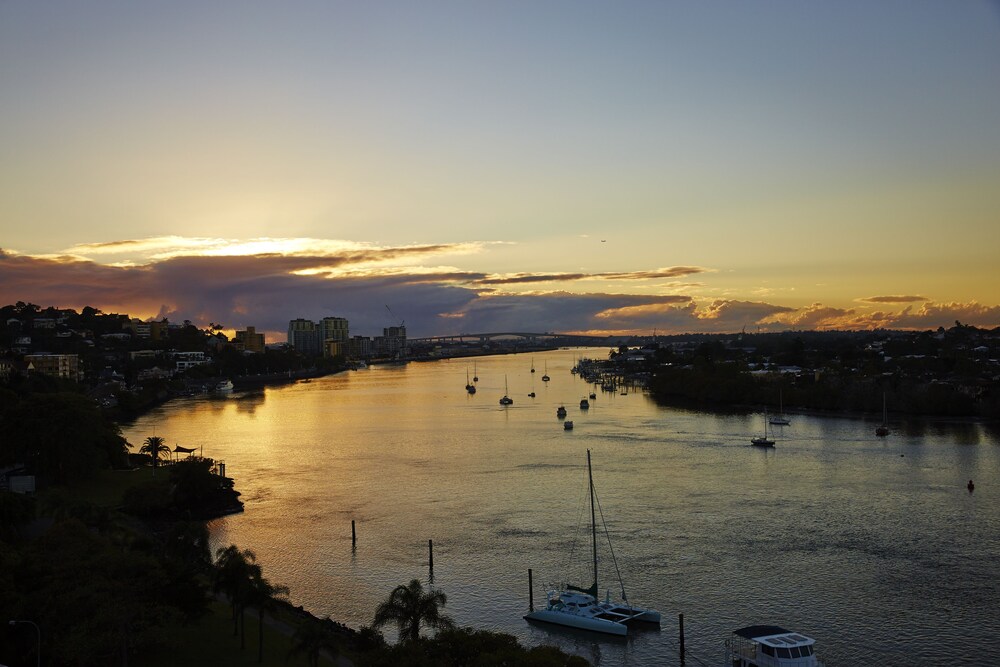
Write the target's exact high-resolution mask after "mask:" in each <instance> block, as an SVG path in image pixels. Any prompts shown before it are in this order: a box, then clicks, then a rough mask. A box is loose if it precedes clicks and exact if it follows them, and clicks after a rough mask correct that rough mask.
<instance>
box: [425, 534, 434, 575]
mask: <svg viewBox="0 0 1000 667" xmlns="http://www.w3.org/2000/svg"><path fill="white" fill-rule="evenodd" d="M427 553H428V554H429V558H430V560H429V564H430V568H431V572H433V571H434V540H427Z"/></svg>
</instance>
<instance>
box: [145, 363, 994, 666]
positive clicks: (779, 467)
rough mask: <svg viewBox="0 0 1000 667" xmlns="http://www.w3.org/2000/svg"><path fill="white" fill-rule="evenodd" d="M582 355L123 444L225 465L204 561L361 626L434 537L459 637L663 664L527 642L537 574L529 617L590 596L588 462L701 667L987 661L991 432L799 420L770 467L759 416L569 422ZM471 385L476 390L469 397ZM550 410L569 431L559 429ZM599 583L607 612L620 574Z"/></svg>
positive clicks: (311, 385) (652, 645)
mask: <svg viewBox="0 0 1000 667" xmlns="http://www.w3.org/2000/svg"><path fill="white" fill-rule="evenodd" d="M581 355H583V356H591V357H600V358H603V357H606V355H607V350H604V349H601V350H591V351H580V350H560V351H556V352H551V353H546V354H544V355H540V354H534V355H509V356H498V357H481V358H478V359H476V360H474V361H473V360H469V361H468V362H466V361H465V360H446V361H440V362H433V363H411V364H408V365H402V366H378V367H373V368H370V369H367V370H363V371H357V372H348V373H342V374H339V375H335V376H330V377H326V378H321V379H316V380H313V381H311V382H308V383H298V384H294V385H288V386H282V387H274V388H267V389H265V390H263V391H257V392H254V393H252V394H239V393H237V394H234V395H232V396H230V397H227V398H224V399H213V398H195V399H190V400H188V399H185V400H179V401H173V402H171V403H169V404H167V405H166V406H164V407H163V408H162V409H160V410H157V411H155V412H153V413H151V414H149V415H147V416H145V417H144V418H142V419H140V420H139V421H138V422H136V423H135V424H134V425H132V426H131V427H129V428H127V429H126V435H127V437H128V438H129V440H130V441H131V442H141V441H142V439H143V438H145V437H146V436H147V435H149V434H151V433H152V432H153V430H154V429H155V432H156V434H158V435H162V436H163V437H165V438H166V440H167V442H168V443H170V444H171V445H173V444H175V443H176V444H180V445H182V446H187V447H192V446H202V445H203V446H204V452H205V455H206V456H211V457H213V458H217V459H222V460H225V461H226V464H227V473H228V474H229V475H230V476H232V477H234V478H235V480H236V485H237V488H238V489H239V490H240V491H241V492H242V493H243V499H244V501H245V502H246V511H245V512H244V513H243V514H240V515H235V516H231V517H226V518H224V519H219V520H216V521H214V522H212V524H211V531H212V536H213V540H214V543H215V544H216V545H227V544H229V543H235V544H237V545H239V546H240V547H241V548H250V549H253V550H254V551H255V552H256V553H257V555H258V557H259V559H260V562H261V563H262V564H263V566H264V569H265V573H266V574H267V576H268V577H269V578H271V579H272V581H275V582H277V583H281V584H284V585H287V586H289V587H290V588H291V591H292V599H293V601H294V602H295V603H296V604H303V605H305V606H306V608H308V609H309V610H310V611H313V612H314V613H317V614H319V615H326V614H329V615H331V616H332V617H333V618H335V619H338V620H341V621H343V622H346V623H348V624H349V625H352V626H354V627H359V626H361V625H365V624H368V623H370V621H371V616H372V613H373V610H374V607H375V606H376V605H377V604H378V602H380V601H381V600H382V599H383V598H384V597H385V596H386V595H387V594H388V592H389V591H390V590H391V589H392V588H393V587H394V586H396V585H397V584H400V583H405V582H407V581H409V580H410V579H411V578H414V577H418V578H422V579H424V580H425V581H426V580H427V577H428V574H429V573H428V567H427V561H428V553H427V547H428V544H427V543H428V540H429V539H433V540H434V563H435V571H434V583H435V585H437V586H439V587H440V588H441V589H442V590H444V591H445V592H446V593H447V594H448V596H449V604H448V611H449V613H451V614H452V615H454V616H455V617H456V618H457V620H458V621H459V622H460V623H462V624H471V625H474V626H476V627H486V628H494V629H501V630H504V631H506V632H512V633H514V634H516V635H517V636H518V637H520V638H521V639H522V640H524V641H526V642H528V643H530V644H536V643H541V642H556V643H559V644H560V645H562V646H563V647H564V648H566V649H568V650H572V651H574V652H578V653H580V654H582V655H584V656H585V657H587V658H588V659H591V660H595V659H596V660H599V662H600V664H602V665H616V664H672V661H673V660H674V656H675V655H676V651H675V641H674V640H675V637H674V633H673V631H672V628H671V622H670V621H665V626H664V630H663V631H662V632H660V633H642V634H640V635H639V636H638V637H636V638H634V639H630V641H629V642H627V643H626V644H625V645H605V644H603V643H600V642H595V641H593V639H591V638H584V639H581V638H579V637H570V638H566V637H562V636H559V635H553V634H551V633H549V632H547V631H546V630H545V629H539V628H537V627H534V626H529V625H527V624H526V623H525V622H523V621H522V620H521V615H522V614H523V613H524V611H525V610H526V608H527V600H526V597H527V592H526V588H527V581H526V580H527V569H528V568H532V569H533V570H534V572H535V582H536V591H535V594H536V601H537V600H539V599H541V596H542V594H543V592H544V590H545V585H546V584H548V583H558V582H560V581H564V580H566V579H567V578H569V577H570V576H574V577H576V581H584V580H585V579H586V578H587V576H588V575H587V574H586V567H587V565H586V558H585V557H583V558H577V559H571V558H570V553H571V551H575V553H576V555H578V556H579V555H580V554H583V553H585V551H586V549H587V546H586V544H587V543H586V539H587V538H586V536H585V534H583V535H582V536H581V533H580V530H579V529H580V527H581V521H582V520H584V519H585V518H586V514H585V513H583V514H581V509H582V508H583V507H584V500H585V498H586V486H585V484H586V482H585V470H584V466H585V460H586V459H585V457H586V450H587V449H588V448H589V449H591V450H592V451H593V456H594V465H595V472H594V475H595V483H596V484H597V488H598V493H599V497H600V501H601V505H602V507H603V509H604V512H605V515H606V516H607V518H608V520H609V522H610V525H609V529H610V531H611V535H612V539H613V540H614V546H615V549H616V556H617V557H618V561H619V565H620V566H621V567H622V569H623V574H624V575H625V581H626V585H627V586H628V590H629V593H630V599H632V600H634V601H635V602H636V603H638V604H643V605H647V606H653V607H655V608H659V609H660V610H661V611H662V612H663V613H664V618H666V619H669V618H670V616H671V614H676V613H678V612H684V613H685V616H686V617H687V619H688V622H689V624H690V625H689V627H688V638H687V640H688V648H689V651H691V652H692V655H694V656H700V657H702V658H705V657H708V658H712V659H713V662H714V657H715V656H717V655H718V654H719V648H720V647H721V645H722V641H723V640H724V638H725V636H726V634H727V633H728V632H729V631H730V630H732V629H733V628H735V627H739V626H740V625H747V624H751V623H781V624H786V625H790V626H793V629H798V630H800V631H803V632H806V633H812V634H814V635H817V637H816V638H817V639H818V640H819V641H820V643H821V646H822V647H823V648H824V651H825V653H826V654H827V656H828V657H832V658H839V660H835V663H839V664H847V663H848V662H851V661H858V660H861V661H862V662H864V657H863V656H862V655H859V654H858V653H857V651H859V647H858V646H857V644H856V642H855V643H852V642H851V640H850V637H851V636H854V635H856V633H857V632H858V631H859V629H863V630H864V631H865V632H866V633H868V634H867V636H869V637H870V638H871V642H873V643H875V644H881V645H883V646H887V647H890V648H889V649H886V650H889V651H892V650H900V649H898V648H895V649H894V648H891V647H898V642H896V637H897V636H898V635H899V634H900V633H908V636H909V635H912V640H913V641H914V642H917V644H918V649H917V653H918V654H919V655H923V656H924V657H925V660H924V662H928V663H932V662H933V661H934V659H935V656H934V653H933V651H934V650H938V649H939V647H940V645H941V641H940V640H941V635H942V633H944V634H945V635H948V636H949V637H951V638H954V639H959V640H963V641H965V643H966V644H968V641H969V640H970V639H972V640H975V643H977V644H979V645H980V646H982V645H986V644H990V645H992V644H991V643H990V642H989V641H987V637H988V636H992V635H995V634H996V633H997V632H1000V621H997V620H996V619H995V618H993V620H988V621H984V620H983V619H982V615H981V614H978V613H977V612H978V608H977V607H976V605H974V604H972V603H970V602H968V601H963V600H962V599H961V598H960V597H956V595H955V594H954V591H955V589H958V590H963V589H965V588H966V587H968V586H975V587H977V588H976V590H978V591H980V592H982V591H987V592H990V591H992V592H993V593H996V594H1000V591H997V590H996V589H997V586H998V583H997V582H1000V569H998V565H997V560H998V559H997V558H996V556H997V555H998V554H1000V544H998V535H1000V510H998V506H1000V503H998V502H996V500H997V495H998V494H997V493H996V491H995V490H994V487H995V486H996V481H997V480H1000V474H998V471H1000V447H998V439H997V434H996V433H995V432H990V431H988V430H987V429H985V428H983V427H979V426H977V425H972V426H967V425H958V426H954V425H947V426H941V425H930V426H926V425H925V426H923V427H921V428H920V429H919V430H916V429H915V428H914V427H907V428H904V429H897V431H896V432H894V434H893V435H892V436H890V437H889V438H887V439H878V438H875V437H874V435H873V428H872V424H871V423H869V422H866V421H863V420H848V419H836V418H817V417H809V416H804V415H792V425H791V426H788V427H782V428H779V429H778V430H777V431H776V432H775V439H776V440H777V446H776V447H775V449H774V450H772V451H761V450H758V449H756V448H753V447H750V446H749V438H750V437H751V436H752V435H756V434H758V433H759V431H760V429H761V427H762V426H761V425H762V415H760V414H750V415H745V414H711V413H701V412H695V411H691V410H680V409H668V408H662V407H659V406H656V405H655V404H654V403H653V402H652V401H651V400H649V399H648V398H647V397H646V396H645V395H644V394H642V393H641V392H640V391H631V392H629V394H628V395H627V396H622V395H620V394H617V393H605V392H601V391H600V390H599V389H597V390H596V392H597V398H596V399H595V400H593V401H591V408H590V409H589V410H587V411H582V410H580V409H579V401H580V399H581V398H583V397H584V396H586V395H587V394H588V393H589V392H590V391H591V390H592V388H590V387H588V386H587V385H585V384H584V383H582V382H581V381H580V380H579V379H578V378H577V377H576V376H573V375H571V374H570V373H569V369H570V367H571V366H572V365H573V363H574V362H575V360H576V358H577V357H579V356H581ZM532 357H533V361H534V365H535V368H536V369H537V371H538V372H537V373H535V374H534V375H532V374H531V373H530V366H531V361H532ZM473 363H475V373H477V374H478V375H479V377H480V381H479V382H478V384H477V388H478V391H477V393H476V394H475V395H469V394H467V393H466V392H465V389H464V386H465V382H466V373H467V372H468V373H469V375H472V373H473V370H472V368H473ZM546 365H547V371H548V374H549V375H550V376H551V380H550V381H549V382H547V383H545V382H542V381H541V375H542V369H543V368H545V366H546ZM505 382H506V385H507V387H508V389H509V395H510V396H511V398H513V399H514V404H513V405H512V406H509V407H506V408H505V407H502V406H500V405H499V398H500V397H501V396H502V395H503V394H504V391H505ZM531 391H534V392H535V393H536V397H535V398H533V399H532V398H529V397H528V393H529V392H531ZM559 405H564V406H565V407H566V408H567V411H568V413H569V414H568V417H567V418H568V419H572V420H573V421H574V422H575V424H576V428H575V429H574V430H573V431H564V430H563V428H562V425H561V422H560V421H559V420H557V419H556V416H555V411H556V407H558V406H559ZM969 478H974V479H976V482H977V488H976V491H975V494H973V495H970V494H969V493H968V492H967V491H966V490H965V483H966V482H967V480H968V479H969ZM351 520H355V521H356V522H357V532H358V542H357V545H356V547H354V548H352V545H351ZM583 527H584V528H585V527H586V526H583ZM575 536H576V537H575ZM574 540H575V541H574ZM574 544H575V549H574ZM600 579H601V582H602V584H601V587H602V589H604V588H611V589H612V592H613V593H615V592H616V589H617V584H616V583H612V582H613V581H614V576H613V563H612V561H611V558H610V557H609V556H602V560H601V563H600ZM928 596H930V599H928ZM934 596H937V602H939V603H940V604H942V605H943V604H947V605H948V608H949V609H950V610H951V612H950V613H951V617H952V618H953V619H957V620H963V621H967V622H968V627H969V628H973V629H972V630H961V631H959V630H953V629H948V628H946V629H944V630H942V628H941V623H940V620H939V619H938V618H936V617H934V616H933V615H932V614H931V613H930V612H929V611H928V606H933V605H934V603H935V598H934ZM885 618H890V619H892V618H895V619H905V623H904V624H903V625H901V626H899V625H894V624H893V622H892V621H889V622H887V623H886V622H882V621H880V620H879V619H885ZM899 622H900V623H902V622H903V621H899ZM880 633H881V634H880ZM949 633H954V637H952V636H951V635H950V634H949ZM963 633H965V634H964V635H963ZM991 633H992V634H991ZM970 634H971V637H970V636H967V635H970ZM936 647H937V648H936ZM921 652H923V653H921ZM868 657H870V656H868ZM996 657H997V659H998V660H1000V656H996ZM897 658H899V656H897V655H893V654H891V653H890V654H886V655H881V656H880V658H879V659H880V660H881V662H882V664H894V662H895V661H896V659H897Z"/></svg>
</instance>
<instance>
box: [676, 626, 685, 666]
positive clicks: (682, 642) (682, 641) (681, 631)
mask: <svg viewBox="0 0 1000 667" xmlns="http://www.w3.org/2000/svg"><path fill="white" fill-rule="evenodd" d="M677 622H678V624H679V625H680V638H681V644H680V653H681V667H683V666H684V614H677Z"/></svg>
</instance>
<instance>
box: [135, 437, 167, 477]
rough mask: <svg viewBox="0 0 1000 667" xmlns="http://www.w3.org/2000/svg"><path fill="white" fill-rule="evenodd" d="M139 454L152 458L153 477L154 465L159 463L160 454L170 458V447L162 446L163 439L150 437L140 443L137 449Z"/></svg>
mask: <svg viewBox="0 0 1000 667" xmlns="http://www.w3.org/2000/svg"><path fill="white" fill-rule="evenodd" d="M139 453H140V454H149V455H150V456H151V457H152V458H153V475H154V476H155V475H156V465H157V464H158V463H159V462H160V454H161V453H165V454H166V455H167V456H170V447H168V446H167V445H165V444H164V442H163V438H161V437H160V436H158V435H151V436H149V437H148V438H146V439H145V440H143V442H142V447H140V448H139Z"/></svg>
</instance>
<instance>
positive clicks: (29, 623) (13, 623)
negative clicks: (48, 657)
mask: <svg viewBox="0 0 1000 667" xmlns="http://www.w3.org/2000/svg"><path fill="white" fill-rule="evenodd" d="M18 623H27V624H28V625H33V626H35V632H37V633H38V667H42V629H41V628H39V627H38V624H37V623H35V622H34V621H11V622H10V625H11V626H14V625H17V624H18Z"/></svg>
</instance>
